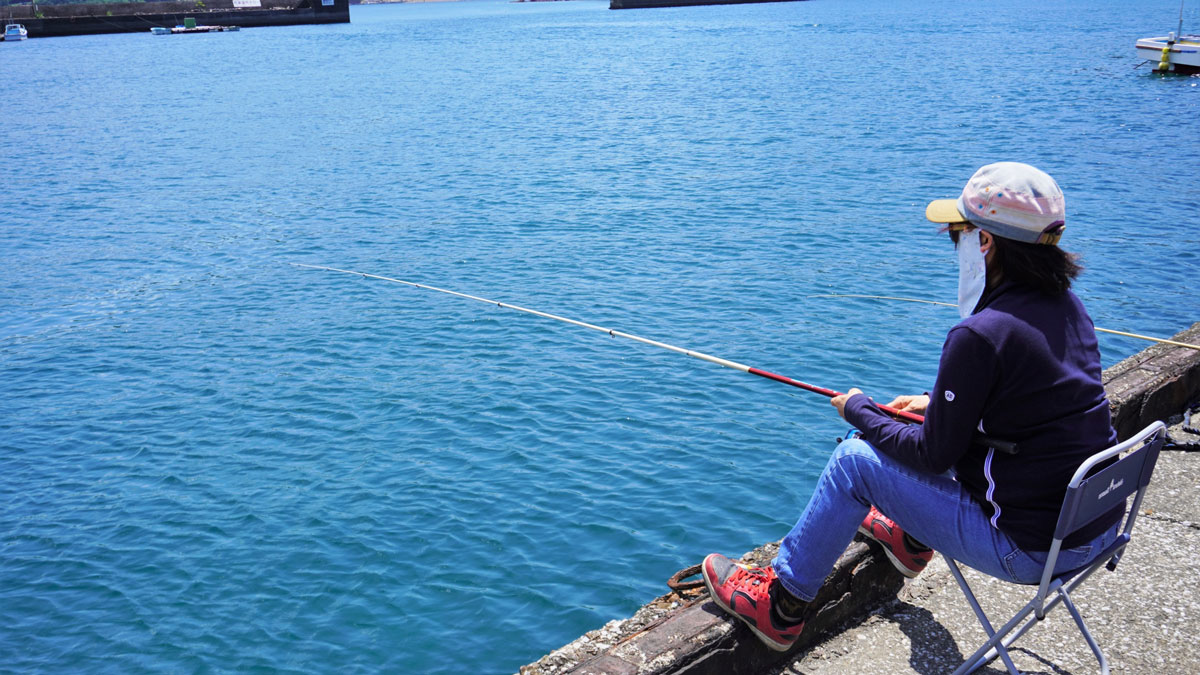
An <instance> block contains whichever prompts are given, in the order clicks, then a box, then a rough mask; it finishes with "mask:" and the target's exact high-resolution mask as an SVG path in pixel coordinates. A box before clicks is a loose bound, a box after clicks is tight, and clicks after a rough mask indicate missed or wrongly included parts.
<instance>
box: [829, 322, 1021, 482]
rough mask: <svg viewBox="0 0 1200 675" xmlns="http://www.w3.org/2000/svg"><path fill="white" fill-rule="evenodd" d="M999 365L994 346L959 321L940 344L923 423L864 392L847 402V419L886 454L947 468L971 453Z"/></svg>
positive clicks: (922, 465)
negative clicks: (891, 412) (904, 418)
mask: <svg viewBox="0 0 1200 675" xmlns="http://www.w3.org/2000/svg"><path fill="white" fill-rule="evenodd" d="M996 367H997V364H996V350H995V349H994V348H993V347H992V345H991V344H990V343H989V342H988V341H987V340H986V339H984V338H983V337H982V336H980V335H978V334H977V333H975V332H974V331H972V330H971V329H970V328H968V327H966V326H962V325H959V326H956V327H954V328H953V329H952V330H951V331H950V334H949V335H947V336H946V344H945V345H944V346H943V347H942V359H941V363H940V364H939V365H938V375H937V382H936V383H935V386H934V388H933V391H932V392H930V394H929V408H928V409H927V410H926V411H925V423H924V424H920V425H917V424H905V423H902V422H897V421H896V420H893V419H892V418H890V417H888V416H887V415H886V414H884V413H883V412H882V411H880V410H879V408H877V407H876V406H875V404H874V402H872V401H871V399H869V398H867V397H866V396H864V395H862V394H856V395H854V396H852V397H850V399H849V400H848V401H847V402H846V409H845V412H846V420H847V421H849V422H850V423H851V424H853V425H854V426H855V428H857V429H858V430H859V431H861V432H862V433H863V438H864V439H866V441H867V442H868V443H870V444H871V445H872V446H874V447H875V449H876V450H878V451H879V452H881V453H883V454H885V455H887V456H888V457H891V458H892V459H895V460H896V461H899V462H901V463H903V464H905V465H907V466H910V467H913V468H916V469H920V470H923V471H928V472H931V473H943V472H945V471H947V470H949V469H950V468H951V467H953V466H954V464H955V463H956V462H957V461H958V460H959V459H960V458H961V457H962V456H963V455H964V454H965V453H966V452H967V449H968V448H969V447H970V443H971V437H972V436H973V435H974V434H975V432H976V431H981V430H982V428H981V420H982V418H983V411H984V407H985V406H986V404H987V401H988V399H989V397H990V394H991V391H992V388H993V385H994V382H995V379H996V372H997V370H996Z"/></svg>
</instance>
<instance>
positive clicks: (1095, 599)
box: [774, 451, 1200, 675]
mask: <svg viewBox="0 0 1200 675" xmlns="http://www.w3.org/2000/svg"><path fill="white" fill-rule="evenodd" d="M1197 490H1200V454H1197V453H1191V452H1178V451H1169V452H1164V453H1163V454H1162V455H1161V457H1160V459H1159V463H1158V467H1157V468H1156V469H1155V472H1154V480H1153V482H1152V483H1151V486H1150V489H1149V491H1148V492H1147V494H1146V500H1145V502H1143V511H1142V515H1141V516H1139V518H1138V521H1137V526H1136V527H1135V529H1134V534H1133V541H1132V542H1131V543H1130V545H1129V548H1128V549H1127V552H1126V555H1125V558H1124V559H1123V560H1122V561H1121V564H1120V565H1119V566H1118V567H1117V569H1116V571H1114V572H1108V571H1107V570H1101V571H1099V572H1097V573H1096V574H1095V575H1093V576H1092V578H1091V579H1090V580H1088V581H1087V582H1085V583H1084V585H1083V586H1081V587H1080V588H1079V590H1078V591H1076V592H1075V593H1074V594H1073V595H1072V597H1073V599H1074V600H1075V601H1076V604H1077V605H1078V606H1079V610H1080V612H1082V613H1083V616H1084V620H1085V621H1086V622H1087V624H1088V627H1089V628H1090V629H1091V631H1092V634H1093V635H1095V636H1096V639H1097V640H1098V641H1099V642H1100V647H1101V649H1103V650H1104V653H1105V656H1106V657H1107V658H1108V660H1109V666H1110V668H1111V669H1112V672H1113V673H1153V674H1156V675H1166V674H1167V673H1195V672H1200V640H1197V639H1196V634H1197V632H1200V566H1198V565H1197V561H1200V505H1198V503H1200V500H1198V499H1197V498H1196V495H1197V494H1200V493H1197ZM964 572H965V575H966V577H967V582H968V583H970V584H971V586H972V588H973V589H974V590H975V593H976V595H978V596H979V601H980V603H981V604H982V605H983V607H984V611H986V612H987V613H988V615H989V616H990V617H991V618H992V620H993V622H994V623H997V624H999V623H1001V622H1003V621H1004V620H1006V619H1007V618H1008V617H1009V616H1012V614H1013V613H1015V612H1016V611H1017V610H1018V609H1019V608H1020V607H1021V606H1022V605H1024V604H1025V603H1026V602H1028V601H1029V599H1030V598H1031V597H1033V590H1032V588H1030V587H1025V586H1015V585H1012V584H1005V583H1001V582H998V581H995V580H993V579H990V578H989V577H986V576H984V575H982V574H980V573H978V572H976V571H974V570H971V569H964ZM984 640H985V635H984V633H983V629H982V628H981V627H980V625H979V622H978V621H977V620H976V619H975V615H974V614H973V613H972V612H971V608H970V607H969V606H968V605H967V602H966V600H965V599H964V598H963V595H962V592H961V591H959V589H958V585H957V584H955V583H954V579H953V577H951V576H950V571H949V569H948V568H947V567H946V563H945V562H944V561H943V560H942V558H941V557H940V556H937V557H935V558H934V561H933V562H932V563H930V565H929V567H928V568H927V569H926V571H925V572H924V573H923V574H922V575H921V576H920V577H918V578H917V579H915V580H913V581H911V582H909V583H908V584H907V585H906V586H905V588H904V590H902V591H901V592H900V594H899V596H898V597H897V599H896V600H894V601H893V602H891V603H888V604H886V605H885V606H883V607H882V608H880V609H879V610H877V611H876V612H875V613H874V614H872V615H871V617H870V618H869V619H867V620H866V621H864V622H863V623H861V624H860V625H857V626H854V627H852V628H850V629H849V630H846V631H845V632H843V633H841V634H838V635H836V636H834V637H833V638H831V639H829V640H828V641H826V642H825V643H823V644H821V645H819V646H817V647H815V648H813V649H811V650H809V651H808V652H807V653H805V654H804V655H802V656H801V657H800V658H798V659H796V660H794V661H793V662H792V663H790V664H788V665H787V666H785V667H783V668H781V669H778V670H775V671H774V673H777V674H786V675H799V674H801V673H805V674H817V673H880V674H890V673H947V672H950V671H951V670H953V669H954V668H956V667H958V665H959V664H960V663H961V662H962V659H963V658H965V657H966V656H967V655H969V654H970V653H971V652H973V651H974V650H975V648H976V647H978V646H979V645H981V644H983V641H984ZM1016 647H1017V648H1016V649H1014V650H1013V651H1012V655H1013V661H1014V663H1015V664H1016V666H1017V668H1018V669H1019V670H1021V672H1023V673H1055V674H1058V675H1062V674H1063V673H1095V672H1098V671H1099V668H1098V666H1097V664H1096V661H1095V658H1094V657H1093V656H1092V653H1091V651H1090V650H1089V649H1088V647H1087V645H1086V644H1085V643H1084V641H1083V638H1082V637H1081V636H1080V635H1079V631H1078V630H1077V629H1076V628H1075V624H1074V622H1073V621H1072V620H1071V617H1070V615H1069V614H1067V613H1066V612H1065V611H1064V610H1063V609H1062V608H1056V609H1055V610H1054V611H1052V612H1051V613H1050V614H1048V615H1047V617H1046V620H1045V621H1043V622H1042V623H1041V625H1038V626H1035V627H1033V628H1032V629H1030V631H1029V632H1028V633H1027V634H1026V635H1025V636H1023V637H1022V638H1021V640H1020V641H1018V642H1017V644H1016ZM976 672H979V673H992V674H995V673H1004V672H1006V671H1005V670H1004V664H1002V663H1001V662H999V661H994V662H992V663H991V664H989V665H988V666H986V667H984V668H982V669H980V670H978V671H976Z"/></svg>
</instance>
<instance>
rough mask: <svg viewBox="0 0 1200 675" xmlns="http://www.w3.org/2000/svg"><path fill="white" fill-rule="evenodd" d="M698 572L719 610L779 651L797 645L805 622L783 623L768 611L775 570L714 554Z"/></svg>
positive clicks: (776, 581)
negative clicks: (733, 617)
mask: <svg viewBox="0 0 1200 675" xmlns="http://www.w3.org/2000/svg"><path fill="white" fill-rule="evenodd" d="M701 573H702V574H703V575H704V585H705V586H708V592H709V594H710V595H712V598H713V600H714V601H715V602H716V603H717V604H718V605H720V606H721V609H724V610H725V611H726V612H729V613H730V614H732V615H734V616H736V617H737V618H739V619H741V620H742V621H743V622H745V623H746V625H747V626H750V630H752V631H754V634H755V635H757V636H758V637H759V639H761V640H762V641H763V642H765V643H767V646H768V647H770V648H771V649H774V650H775V651H780V652H782V651H786V650H787V649H788V648H789V647H791V646H792V645H794V644H796V638H798V637H800V631H802V630H804V622H803V621H801V622H800V623H796V624H784V623H781V622H779V621H778V620H776V619H775V617H774V616H773V613H772V612H771V584H773V583H778V579H777V577H776V576H775V570H773V569H771V568H770V567H746V566H745V565H741V564H739V563H735V562H734V561H732V560H730V559H729V558H726V557H725V556H723V555H720V554H719V553H713V554H710V555H709V556H708V557H707V558H705V559H704V565H702V566H701Z"/></svg>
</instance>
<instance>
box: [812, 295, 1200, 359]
mask: <svg viewBox="0 0 1200 675" xmlns="http://www.w3.org/2000/svg"><path fill="white" fill-rule="evenodd" d="M806 297H809V298H865V299H867V300H896V301H898V302H919V303H922V304H925V305H941V306H943V307H958V305H956V304H954V303H952V302H938V301H937V300H922V299H921V298H900V297H896V296H891V295H859V294H857V293H825V294H822V295H809V296H806ZM1096 332H1097V333H1108V334H1110V335H1121V336H1123V337H1129V338H1137V339H1139V340H1146V341H1149V342H1158V343H1160V344H1164V345H1173V346H1175V347H1187V348H1188V349H1195V350H1200V345H1192V344H1188V343H1186V342H1176V341H1175V340H1165V339H1163V338H1156V337H1150V336H1149V335H1138V334H1137V333H1126V332H1125V331H1120V330H1109V329H1108V328H1100V327H1098V326H1097V327H1096Z"/></svg>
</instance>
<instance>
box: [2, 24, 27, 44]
mask: <svg viewBox="0 0 1200 675" xmlns="http://www.w3.org/2000/svg"><path fill="white" fill-rule="evenodd" d="M28 37H29V31H27V30H25V26H23V25H22V24H19V23H10V24H8V25H7V26H5V27H4V41H5V42H16V41H17V40H24V39H27V38H28Z"/></svg>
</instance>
